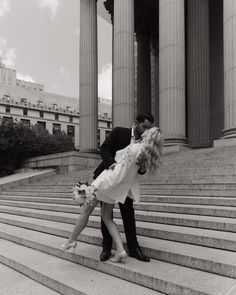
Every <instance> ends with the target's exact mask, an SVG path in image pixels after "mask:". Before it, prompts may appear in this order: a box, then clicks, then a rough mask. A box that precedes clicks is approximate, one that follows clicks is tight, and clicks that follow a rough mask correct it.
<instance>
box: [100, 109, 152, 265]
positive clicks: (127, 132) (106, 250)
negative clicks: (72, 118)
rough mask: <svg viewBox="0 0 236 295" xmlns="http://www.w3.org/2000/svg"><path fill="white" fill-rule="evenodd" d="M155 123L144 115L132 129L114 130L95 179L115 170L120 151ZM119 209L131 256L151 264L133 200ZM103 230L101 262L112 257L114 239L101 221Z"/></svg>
mask: <svg viewBox="0 0 236 295" xmlns="http://www.w3.org/2000/svg"><path fill="white" fill-rule="evenodd" d="M153 123H154V119H153V116H152V115H151V114H149V113H144V114H140V115H138V116H137V118H136V120H135V122H134V124H133V127H132V128H123V127H116V128H114V129H113V130H112V132H111V133H110V135H109V136H108V137H107V138H106V140H105V141H104V143H103V144H102V145H101V151H100V154H101V157H102V160H103V161H102V163H101V164H100V165H99V166H98V167H97V168H96V170H95V171H94V179H95V178H97V177H98V175H99V174H100V173H101V172H102V171H103V170H104V169H114V166H115V164H116V161H115V159H114V157H115V153H116V152H117V151H118V150H121V149H123V148H125V147H126V146H127V145H129V144H130V143H131V142H132V141H134V140H137V139H140V138H141V135H142V133H143V132H144V131H145V130H146V129H149V128H151V127H153ZM138 164H139V167H140V169H139V170H138V173H139V174H140V175H142V174H144V173H145V172H146V171H145V170H144V169H143V167H142V161H141V160H140V161H139V163H138ZM119 207H120V212H121V216H122V219H123V224H124V230H125V236H126V241H127V247H128V250H129V256H130V257H135V258H137V259H138V260H141V261H145V262H149V261H150V258H149V257H147V256H145V255H144V254H143V253H142V251H141V249H140V247H139V244H138V241H137V236H136V225H135V217H134V208H133V200H132V199H131V198H129V197H127V198H126V200H125V203H124V204H121V203H119ZM101 230H102V236H103V242H102V247H103V250H102V253H101V255H100V260H101V261H106V260H108V259H109V257H110V256H111V248H112V237H111V235H110V233H109V232H108V229H107V228H106V226H105V224H104V222H103V221H101Z"/></svg>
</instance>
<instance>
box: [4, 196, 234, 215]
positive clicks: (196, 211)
mask: <svg viewBox="0 0 236 295" xmlns="http://www.w3.org/2000/svg"><path fill="white" fill-rule="evenodd" d="M0 205H5V206H13V207H21V208H22V207H23V208H33V209H41V210H51V211H61V212H70V213H76V212H77V211H78V207H77V206H74V205H67V204H63V205H62V204H45V203H36V202H22V201H10V200H7V201H5V200H0ZM115 207H116V208H118V205H117V204H116V205H115ZM134 209H135V210H138V211H152V212H168V213H179V214H190V215H206V216H217V217H228V218H236V208H235V207H226V206H225V207H223V208H220V207H219V206H209V205H186V204H185V205H183V204H167V203H158V204H155V203H142V202H140V203H135V204H134Z"/></svg>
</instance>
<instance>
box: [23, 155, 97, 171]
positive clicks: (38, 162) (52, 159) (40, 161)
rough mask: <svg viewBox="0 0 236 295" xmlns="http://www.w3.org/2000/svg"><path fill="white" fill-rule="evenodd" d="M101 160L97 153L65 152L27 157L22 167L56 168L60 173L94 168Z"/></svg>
mask: <svg viewBox="0 0 236 295" xmlns="http://www.w3.org/2000/svg"><path fill="white" fill-rule="evenodd" d="M100 162H101V157H100V155H99V154H92V153H82V152H76V151H71V152H65V153H58V154H51V155H46V156H41V157H34V158H30V159H28V160H27V161H26V162H25V163H24V165H23V167H24V168H52V167H53V168H56V169H57V171H59V172H60V173H67V172H73V171H78V170H82V169H87V168H90V167H92V168H94V167H96V166H97V165H98V164H99V163H100Z"/></svg>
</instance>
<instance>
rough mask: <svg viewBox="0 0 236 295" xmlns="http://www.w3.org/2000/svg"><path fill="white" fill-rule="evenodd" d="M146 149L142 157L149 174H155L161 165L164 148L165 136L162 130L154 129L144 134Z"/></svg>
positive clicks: (143, 140) (143, 139)
mask: <svg viewBox="0 0 236 295" xmlns="http://www.w3.org/2000/svg"><path fill="white" fill-rule="evenodd" d="M142 142H143V143H144V149H143V151H142V152H141V155H140V157H141V158H142V160H143V161H144V165H145V168H146V170H147V171H148V173H149V174H151V173H154V172H155V171H156V170H157V168H158V166H159V163H160V157H161V151H162V148H163V146H164V136H163V133H162V131H161V129H160V128H158V127H152V128H150V129H147V130H146V131H145V132H144V133H143V134H142Z"/></svg>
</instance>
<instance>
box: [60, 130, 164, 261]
mask: <svg viewBox="0 0 236 295" xmlns="http://www.w3.org/2000/svg"><path fill="white" fill-rule="evenodd" d="M163 144H164V139H163V135H162V132H161V130H160V129H159V128H157V127H153V128H150V129H148V130H146V131H145V132H144V133H143V134H142V139H140V140H137V141H135V142H134V143H132V144H130V145H128V146H127V147H126V148H124V149H122V150H119V151H118V152H116V156H115V160H116V162H117V163H116V165H115V167H114V169H113V170H112V169H108V170H104V171H103V172H102V173H101V174H100V175H99V176H98V177H97V178H96V179H95V180H94V181H93V182H92V184H91V186H89V187H88V189H87V192H89V193H88V194H89V196H88V199H89V200H90V201H89V202H88V203H87V204H85V205H84V206H83V207H82V210H81V214H80V216H79V218H78V220H77V222H76V224H75V227H74V229H73V231H72V233H71V234H70V236H69V239H68V241H67V243H65V244H64V245H63V246H62V248H63V249H64V250H65V251H66V250H69V249H70V248H74V249H75V247H76V245H77V242H76V239H77V237H78V235H79V234H80V233H81V231H82V230H83V229H84V228H85V227H86V225H87V223H88V218H89V216H90V215H91V213H92V212H93V209H94V208H95V207H96V205H97V204H98V202H99V201H102V202H104V204H103V206H102V219H103V221H104V223H105V225H106V227H107V229H108V230H109V232H110V234H111V236H112V238H113V240H114V242H115V245H116V254H115V256H114V257H113V258H112V259H111V261H113V262H120V261H121V260H122V259H123V258H125V257H126V256H127V253H126V251H125V250H124V248H123V243H122V240H121V236H120V233H119V231H118V228H117V225H116V224H115V222H114V221H113V219H112V211H113V206H114V204H115V202H121V203H124V202H125V199H126V197H127V196H129V197H131V198H133V199H134V200H135V201H139V199H140V187H139V176H138V172H137V171H138V169H139V166H138V165H137V161H138V159H139V158H141V159H142V161H144V163H143V164H144V166H145V168H146V170H147V171H148V172H149V173H153V172H155V170H156V169H157V167H158V163H159V159H160V152H161V150H162V147H163ZM91 195H94V196H95V197H94V198H91Z"/></svg>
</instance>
